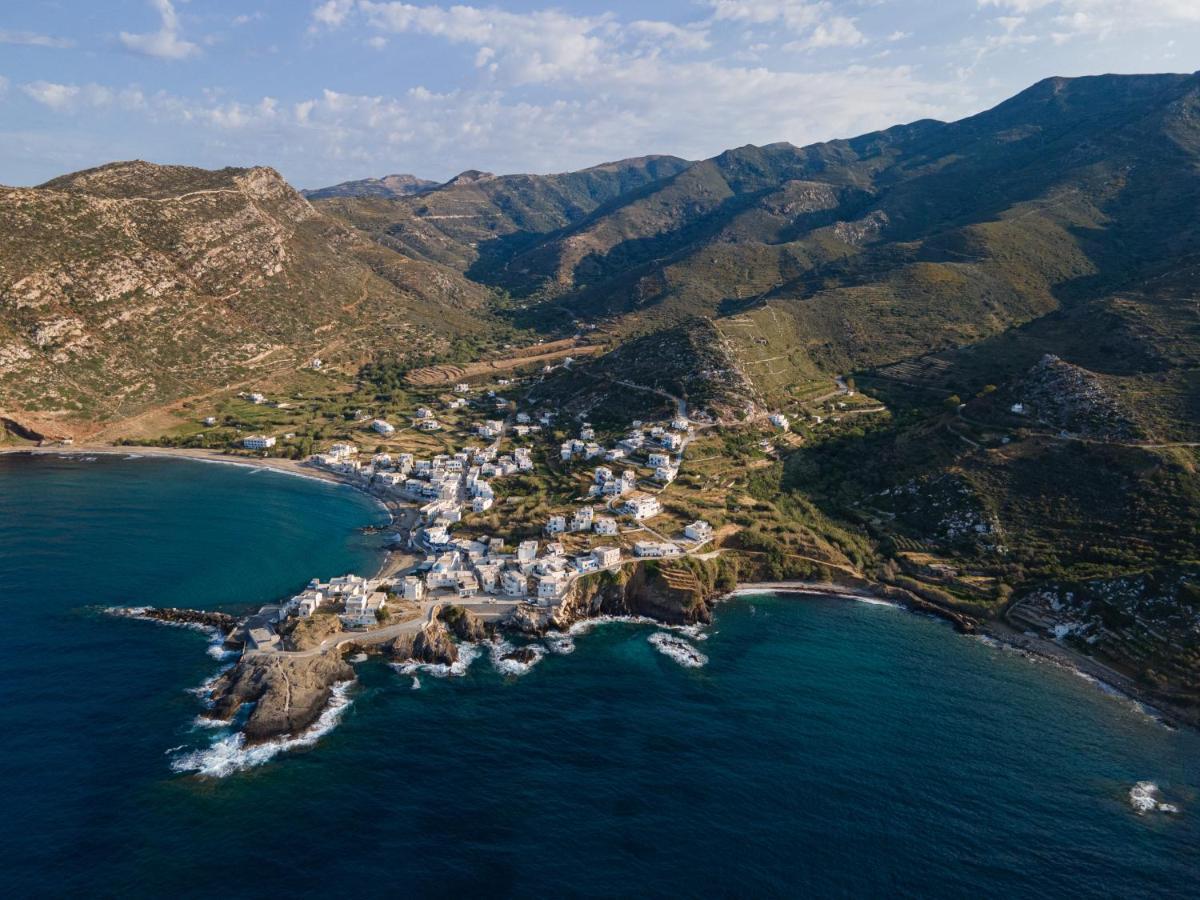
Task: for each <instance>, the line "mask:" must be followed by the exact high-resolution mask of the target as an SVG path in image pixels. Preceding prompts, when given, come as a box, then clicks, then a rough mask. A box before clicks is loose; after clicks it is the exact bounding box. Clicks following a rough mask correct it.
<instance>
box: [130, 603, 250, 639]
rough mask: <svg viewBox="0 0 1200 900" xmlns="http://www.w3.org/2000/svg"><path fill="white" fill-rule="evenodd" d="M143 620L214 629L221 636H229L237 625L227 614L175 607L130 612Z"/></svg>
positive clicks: (150, 608) (235, 619) (148, 608)
mask: <svg viewBox="0 0 1200 900" xmlns="http://www.w3.org/2000/svg"><path fill="white" fill-rule="evenodd" d="M129 614H130V615H134V614H136V615H137V616H138V617H140V618H143V619H153V620H154V621H156V622H167V623H169V624H172V625H199V626H201V627H203V628H215V629H216V630H217V631H220V632H221V633H222V634H225V635H228V634H230V633H231V632H232V631H233V630H234V629H235V628H236V627H237V624H238V619H237V618H236V617H234V616H231V615H229V613H223V612H215V611H212V610H203V609H176V608H175V607H155V606H151V607H147V608H146V609H139V610H137V611H136V613H135V612H130V613H129Z"/></svg>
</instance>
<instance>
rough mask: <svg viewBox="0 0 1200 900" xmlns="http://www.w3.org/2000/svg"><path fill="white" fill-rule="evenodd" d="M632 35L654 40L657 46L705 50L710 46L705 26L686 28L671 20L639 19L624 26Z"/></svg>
mask: <svg viewBox="0 0 1200 900" xmlns="http://www.w3.org/2000/svg"><path fill="white" fill-rule="evenodd" d="M626 27H627V28H628V30H629V32H630V33H631V34H633V35H639V36H643V37H645V38H648V39H650V40H652V41H655V42H656V43H657V44H658V45H659V46H664V47H670V48H672V49H675V50H707V49H708V48H709V47H711V46H712V44H711V42H710V41H709V39H708V31H707V29H705V28H700V27H692V28H688V27H685V26H681V25H675V24H673V23H671V22H656V21H650V20H647V19H639V20H638V21H636V22H630V23H629V25H628V26H626Z"/></svg>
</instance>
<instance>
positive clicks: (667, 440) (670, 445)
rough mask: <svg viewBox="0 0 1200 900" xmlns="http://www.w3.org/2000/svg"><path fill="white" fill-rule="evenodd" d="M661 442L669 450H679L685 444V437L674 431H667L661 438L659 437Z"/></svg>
mask: <svg viewBox="0 0 1200 900" xmlns="http://www.w3.org/2000/svg"><path fill="white" fill-rule="evenodd" d="M659 443H660V444H662V445H663V446H664V447H666V448H667V449H668V450H678V449H679V448H680V447H682V446H683V438H681V437H680V436H679V435H677V434H675V433H674V432H667V433H666V434H664V435H663V436H662V437H661V438H659Z"/></svg>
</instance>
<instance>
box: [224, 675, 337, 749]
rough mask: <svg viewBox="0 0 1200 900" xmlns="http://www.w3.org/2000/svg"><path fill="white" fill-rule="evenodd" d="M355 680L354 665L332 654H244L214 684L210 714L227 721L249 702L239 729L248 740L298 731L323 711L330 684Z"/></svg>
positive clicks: (326, 703)
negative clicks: (241, 726)
mask: <svg viewBox="0 0 1200 900" xmlns="http://www.w3.org/2000/svg"><path fill="white" fill-rule="evenodd" d="M353 679H354V669H353V668H351V667H350V665H349V664H348V663H346V661H345V660H343V659H342V657H341V655H340V654H339V653H336V652H332V653H316V654H313V655H312V656H294V655H289V654H281V653H255V654H246V655H243V656H242V658H241V659H240V660H239V661H238V663H237V665H235V666H234V667H233V668H232V669H230V670H229V671H228V672H225V673H224V674H223V675H221V676H220V677H219V678H218V679H217V681H216V682H215V683H214V685H213V688H212V694H211V700H212V709H211V711H210V713H209V715H210V716H211V717H212V718H214V719H219V720H221V721H226V722H227V721H229V720H230V719H232V718H233V717H234V716H235V715H236V714H237V713H238V711H239V710H240V709H241V708H242V707H243V706H244V705H245V704H247V703H253V704H254V709H253V710H251V712H250V716H249V718H248V719H247V720H246V724H245V726H244V727H243V732H244V734H245V736H246V740H247V741H248V742H250V743H254V742H258V741H265V740H269V739H271V738H276V737H281V736H284V735H293V734H298V733H299V732H301V731H303V730H304V729H305V728H307V727H308V726H309V725H311V724H312V723H313V722H315V721H316V719H317V717H318V716H320V715H321V712H322V711H323V710H324V709H325V707H326V706H327V705H328V704H329V699H330V695H331V692H332V689H333V686H334V685H335V684H337V683H339V682H343V681H352V680H353Z"/></svg>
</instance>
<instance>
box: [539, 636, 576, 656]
mask: <svg viewBox="0 0 1200 900" xmlns="http://www.w3.org/2000/svg"><path fill="white" fill-rule="evenodd" d="M546 646H547V647H549V648H550V652H551V653H557V654H559V655H560V656H566V655H567V654H568V653H574V652H575V639H574V638H573V637H571V636H570V635H569V634H563V633H562V632H561V631H547V632H546Z"/></svg>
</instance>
